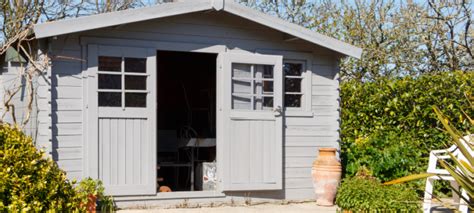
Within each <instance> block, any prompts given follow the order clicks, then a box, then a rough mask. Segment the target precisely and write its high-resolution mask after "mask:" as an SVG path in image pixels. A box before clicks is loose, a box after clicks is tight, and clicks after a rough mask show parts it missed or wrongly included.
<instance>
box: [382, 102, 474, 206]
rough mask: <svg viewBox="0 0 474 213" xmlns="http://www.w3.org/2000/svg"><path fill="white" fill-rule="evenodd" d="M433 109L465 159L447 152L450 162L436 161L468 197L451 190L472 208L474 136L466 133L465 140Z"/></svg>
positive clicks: (399, 181) (414, 176) (435, 108)
mask: <svg viewBox="0 0 474 213" xmlns="http://www.w3.org/2000/svg"><path fill="white" fill-rule="evenodd" d="M471 108H474V104H473V103H471ZM433 109H434V111H435V113H436V115H437V116H438V119H439V120H440V121H441V122H442V124H443V126H444V128H445V129H446V131H447V132H448V133H449V134H450V135H451V137H452V144H454V145H456V147H458V149H459V151H460V152H461V153H462V155H463V156H465V159H460V158H457V157H456V156H454V155H453V153H448V154H449V156H450V158H451V159H450V161H451V162H452V163H450V161H448V160H446V159H438V161H439V163H440V165H441V166H442V167H443V168H444V169H446V170H447V171H448V172H449V174H450V175H451V176H452V177H453V178H454V180H455V181H456V182H457V183H458V185H459V186H460V187H461V188H462V189H464V190H465V191H466V193H467V196H468V197H464V195H463V194H462V193H461V191H459V189H457V188H452V190H453V191H454V192H455V193H456V194H457V195H458V196H459V197H460V198H461V199H463V200H464V201H465V202H466V203H467V204H468V205H469V208H470V209H474V201H469V198H473V197H474V157H473V156H472V155H471V153H472V151H473V150H474V143H473V142H474V136H473V135H470V134H468V135H469V136H468V138H469V139H467V140H466V138H465V137H463V135H464V134H463V133H462V132H460V131H458V130H456V128H455V127H453V125H452V124H451V123H449V120H448V119H447V118H446V116H445V115H444V114H443V113H442V112H441V111H440V110H439V109H438V108H437V107H433ZM466 117H467V118H468V120H469V121H470V124H471V125H474V120H472V119H471V117H470V116H469V115H467V114H466ZM434 175H435V174H429V173H422V174H415V175H409V176H406V177H402V178H399V179H396V180H392V181H389V182H386V183H384V185H392V184H399V183H404V182H407V181H412V180H417V179H423V178H426V177H429V176H434Z"/></svg>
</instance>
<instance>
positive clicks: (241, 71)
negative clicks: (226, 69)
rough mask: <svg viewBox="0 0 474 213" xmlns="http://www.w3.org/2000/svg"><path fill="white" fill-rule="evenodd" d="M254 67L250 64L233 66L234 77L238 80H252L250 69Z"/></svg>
mask: <svg viewBox="0 0 474 213" xmlns="http://www.w3.org/2000/svg"><path fill="white" fill-rule="evenodd" d="M251 67H252V65H250V64H237V63H234V64H232V77H237V78H250V77H251V75H250V69H251Z"/></svg>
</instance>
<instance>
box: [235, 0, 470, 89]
mask: <svg viewBox="0 0 474 213" xmlns="http://www.w3.org/2000/svg"><path fill="white" fill-rule="evenodd" d="M243 4H246V5H249V6H251V7H254V8H257V9H260V10H261V11H263V12H265V13H268V14H272V15H275V16H278V17H280V18H284V19H287V20H289V21H291V22H294V23H297V24H300V25H303V26H306V27H308V28H310V29H312V30H314V31H317V32H320V33H322V34H325V35H328V36H331V37H334V38H338V39H340V40H343V41H345V42H348V43H351V44H353V45H355V46H359V47H361V48H363V49H364V53H363V55H362V58H361V59H360V60H358V59H351V58H348V59H345V60H344V61H342V63H341V72H342V73H341V76H342V78H343V79H357V80H360V81H367V80H369V81H370V80H376V79H379V78H385V77H398V76H406V75H413V76H416V75H419V74H422V73H429V72H440V71H452V70H464V71H468V70H474V58H473V56H472V51H473V45H474V41H473V37H474V31H473V28H472V26H471V23H472V22H473V21H472V19H473V18H472V8H473V3H472V1H470V0H449V1H446V0H429V1H428V2H413V1H397V0H352V1H348V0H343V1H335V0H313V1H298V2H296V1H291V0H255V1H244V2H243Z"/></svg>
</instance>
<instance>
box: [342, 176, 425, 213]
mask: <svg viewBox="0 0 474 213" xmlns="http://www.w3.org/2000/svg"><path fill="white" fill-rule="evenodd" d="M336 204H337V205H338V206H339V207H340V208H341V209H343V210H349V211H353V212H419V211H420V209H421V208H420V206H419V204H420V201H419V199H418V195H417V194H416V192H415V191H413V190H410V189H408V188H407V187H404V186H402V185H392V186H384V185H382V184H381V183H380V182H379V181H378V180H376V179H374V178H367V177H360V176H356V177H352V178H346V179H344V180H343V182H342V184H341V186H340V187H339V189H338V192H337V197H336Z"/></svg>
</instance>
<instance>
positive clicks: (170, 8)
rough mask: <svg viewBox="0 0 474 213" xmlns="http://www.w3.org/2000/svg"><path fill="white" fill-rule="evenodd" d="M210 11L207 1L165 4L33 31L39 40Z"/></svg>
mask: <svg viewBox="0 0 474 213" xmlns="http://www.w3.org/2000/svg"><path fill="white" fill-rule="evenodd" d="M210 9H212V4H211V3H210V1H209V0H195V1H189V2H176V3H167V4H161V5H156V6H151V7H146V8H138V9H129V10H122V11H116V12H112V13H103V14H97V15H91V16H84V17H79V18H73V19H66V20H61V21H54V22H46V23H42V24H37V25H34V27H33V30H34V32H35V35H36V38H37V39H41V38H47V37H52V36H58V35H65V34H70V33H77V32H82V31H86V30H94V29H99V28H104V27H110V26H117V25H122V24H128V23H134V22H140V21H146V20H151V19H157V18H164V17H169V16H175V15H180V14H184V13H192V12H199V11H205V10H210ZM137 11H139V12H137ZM125 19H126V21H125Z"/></svg>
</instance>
